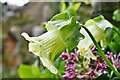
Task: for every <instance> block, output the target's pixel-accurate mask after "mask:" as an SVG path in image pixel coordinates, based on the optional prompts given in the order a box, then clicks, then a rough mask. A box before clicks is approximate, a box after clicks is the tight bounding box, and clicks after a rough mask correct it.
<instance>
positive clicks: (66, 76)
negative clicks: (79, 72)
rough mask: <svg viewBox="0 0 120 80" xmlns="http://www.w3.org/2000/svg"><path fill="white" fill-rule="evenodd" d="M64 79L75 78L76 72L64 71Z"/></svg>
mask: <svg viewBox="0 0 120 80" xmlns="http://www.w3.org/2000/svg"><path fill="white" fill-rule="evenodd" d="M62 77H63V78H65V79H72V78H76V72H75V71H74V70H70V71H66V72H65V75H63V76H62Z"/></svg>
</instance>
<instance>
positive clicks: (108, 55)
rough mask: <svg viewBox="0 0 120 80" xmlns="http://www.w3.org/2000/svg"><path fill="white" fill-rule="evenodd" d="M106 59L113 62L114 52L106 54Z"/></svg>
mask: <svg viewBox="0 0 120 80" xmlns="http://www.w3.org/2000/svg"><path fill="white" fill-rule="evenodd" d="M106 57H107V58H108V59H110V60H111V59H112V57H113V55H112V52H109V51H108V52H107V54H106Z"/></svg>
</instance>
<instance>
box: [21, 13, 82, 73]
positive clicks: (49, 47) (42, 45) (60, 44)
mask: <svg viewBox="0 0 120 80" xmlns="http://www.w3.org/2000/svg"><path fill="white" fill-rule="evenodd" d="M64 17H66V13H62V14H57V15H55V16H54V17H53V18H52V19H51V21H49V22H48V23H47V24H46V28H47V30H48V32H46V33H44V34H43V35H41V36H38V37H29V35H28V34H27V33H22V36H23V37H25V39H26V40H28V41H29V42H30V43H29V51H30V52H33V53H34V54H36V55H38V56H39V57H40V59H41V61H42V63H43V65H44V66H45V67H47V68H48V69H49V70H50V71H51V72H52V73H54V74H57V72H58V71H57V69H56V68H55V66H54V65H53V64H54V61H55V60H56V59H57V58H58V57H59V55H60V54H61V53H62V52H63V51H64V50H65V49H68V51H71V50H72V49H73V48H75V47H76V46H77V44H78V42H79V40H80V39H81V37H83V36H82V34H80V32H79V29H80V26H79V24H78V22H77V21H76V19H75V17H71V18H70V19H65V18H64ZM66 18H67V17H66ZM58 25H59V26H58Z"/></svg>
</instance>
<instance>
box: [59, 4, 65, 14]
mask: <svg viewBox="0 0 120 80" xmlns="http://www.w3.org/2000/svg"><path fill="white" fill-rule="evenodd" d="M65 10H66V4H65V2H61V3H60V11H61V12H64V11H65Z"/></svg>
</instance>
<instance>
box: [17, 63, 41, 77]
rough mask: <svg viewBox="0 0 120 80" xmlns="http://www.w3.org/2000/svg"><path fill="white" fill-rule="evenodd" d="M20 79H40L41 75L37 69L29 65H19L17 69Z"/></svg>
mask: <svg viewBox="0 0 120 80" xmlns="http://www.w3.org/2000/svg"><path fill="white" fill-rule="evenodd" d="M18 74H19V76H20V78H40V76H41V74H40V71H39V69H38V68H37V67H35V66H29V65H24V64H22V65H20V67H19V69H18Z"/></svg>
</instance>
